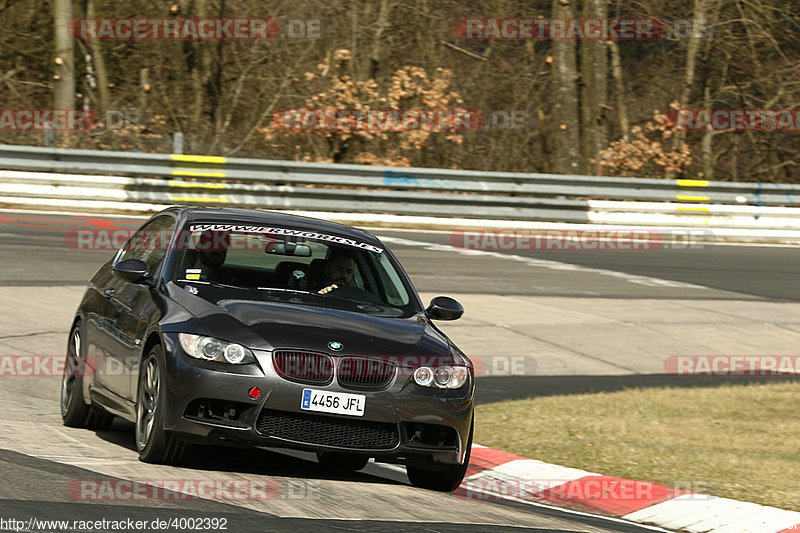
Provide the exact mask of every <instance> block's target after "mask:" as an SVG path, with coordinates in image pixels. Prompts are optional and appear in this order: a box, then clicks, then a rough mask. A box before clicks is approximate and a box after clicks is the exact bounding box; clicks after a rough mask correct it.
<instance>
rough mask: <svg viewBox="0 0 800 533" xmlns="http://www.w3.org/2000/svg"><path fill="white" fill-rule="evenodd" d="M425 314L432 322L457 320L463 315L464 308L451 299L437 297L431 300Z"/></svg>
mask: <svg viewBox="0 0 800 533" xmlns="http://www.w3.org/2000/svg"><path fill="white" fill-rule="evenodd" d="M425 313H426V314H427V315H428V317H429V318H431V319H433V320H458V319H459V318H461V315H463V314H464V308H463V307H462V306H461V304H460V303H458V302H457V301H455V300H454V299H452V298H449V297H447V296H437V297H436V298H434V299H433V300H431V305H429V306H428V308H427V309H426V310H425Z"/></svg>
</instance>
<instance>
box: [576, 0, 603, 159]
mask: <svg viewBox="0 0 800 533" xmlns="http://www.w3.org/2000/svg"><path fill="white" fill-rule="evenodd" d="M583 18H585V19H605V18H608V4H607V2H606V0H584V4H583ZM580 47H581V48H580V54H581V67H580V73H581V96H580V98H581V156H582V157H581V171H582V172H583V173H584V174H597V173H598V170H599V169H596V168H594V165H592V163H591V160H592V159H597V154H598V153H600V151H601V150H604V149H605V148H606V147H607V146H608V125H607V121H606V110H607V109H609V106H608V52H607V51H606V44H605V42H604V41H602V40H598V39H587V40H583V41H581V44H580Z"/></svg>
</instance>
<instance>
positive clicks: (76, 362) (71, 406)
mask: <svg viewBox="0 0 800 533" xmlns="http://www.w3.org/2000/svg"><path fill="white" fill-rule="evenodd" d="M85 374H86V360H85V359H84V358H83V355H82V354H81V331H80V327H79V326H77V325H76V326H75V327H74V328H73V329H72V332H71V333H70V335H69V342H68V343H67V359H66V361H65V363H64V374H63V375H62V377H61V420H62V421H63V422H64V425H65V426H68V427H73V428H83V429H106V428H108V427H109V426H110V425H111V422H113V421H114V417H113V416H112V415H110V414H108V413H104V412H102V411H100V410H99V409H97V408H96V407H93V406H92V405H86V403H84V401H83V376H84V375H85Z"/></svg>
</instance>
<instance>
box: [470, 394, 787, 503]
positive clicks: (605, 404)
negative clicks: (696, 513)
mask: <svg viewBox="0 0 800 533" xmlns="http://www.w3.org/2000/svg"><path fill="white" fill-rule="evenodd" d="M475 442H478V443H480V444H483V445H485V446H490V447H492V448H497V449H500V450H505V451H508V452H512V453H515V454H518V455H522V456H524V457H529V458H531V459H538V460H540V461H545V462H548V463H556V464H560V465H564V466H570V467H575V468H581V469H584V470H588V471H590V472H596V473H599V474H605V475H610V476H617V477H622V478H630V479H638V480H642V481H653V482H657V483H661V484H663V485H667V486H670V487H676V488H681V489H692V490H695V491H697V492H703V493H705V494H713V495H715V496H721V497H726V498H734V499H738V500H745V501H750V502H755V503H760V504H763V505H772V506H775V507H781V508H784V509H791V510H800V475H798V472H800V384H798V383H774V384H747V385H723V386H719V387H713V388H664V389H628V390H623V391H619V392H608V393H607V392H603V393H596V394H579V395H569V396H548V397H541V398H532V399H528V400H519V401H508V402H500V403H494V404H487V405H482V406H478V407H477V408H476V413H475Z"/></svg>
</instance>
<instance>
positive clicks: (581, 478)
mask: <svg viewBox="0 0 800 533" xmlns="http://www.w3.org/2000/svg"><path fill="white" fill-rule="evenodd" d="M455 494H456V496H458V497H462V498H467V499H474V500H492V499H495V500H511V501H518V502H530V503H538V504H549V505H552V506H556V507H562V508H566V509H571V510H573V511H580V512H583V513H588V514H595V515H601V516H605V517H614V518H619V519H622V520H626V521H630V522H635V523H638V524H648V525H654V526H657V527H661V528H664V529H668V530H673V531H689V532H692V533H701V532H715V533H759V532H764V533H779V532H780V533H789V532H792V533H800V512H795V511H786V510H784V509H778V508H775V507H767V506H764V505H758V504H755V503H748V502H741V501H737V500H731V499H728V498H719V497H716V496H710V495H707V494H700V493H696V492H688V491H685V490H678V489H671V488H669V487H665V486H663V485H658V484H655V483H648V482H644V481H635V480H632V479H622V478H615V477H611V476H603V475H601V474H596V473H593V472H587V471H585V470H580V469H577V468H567V467H564V466H559V465H554V464H549V463H544V462H542V461H536V460H533V459H527V458H525V457H520V456H518V455H514V454H511V453H508V452H503V451H500V450H495V449H492V448H487V447H485V446H480V445H477V444H476V445H473V447H472V455H471V457H470V465H469V468H468V469H467V475H466V477H465V478H464V482H463V483H462V484H461V486H460V487H459V488H458V489H457V490H456V492H455Z"/></svg>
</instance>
